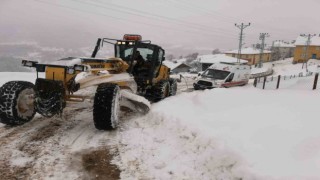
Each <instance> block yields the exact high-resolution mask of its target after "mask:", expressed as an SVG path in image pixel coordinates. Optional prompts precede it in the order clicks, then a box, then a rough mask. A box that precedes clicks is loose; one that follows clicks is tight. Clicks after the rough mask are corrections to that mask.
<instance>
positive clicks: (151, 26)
mask: <svg viewBox="0 0 320 180" xmlns="http://www.w3.org/2000/svg"><path fill="white" fill-rule="evenodd" d="M36 1H37V2H40V3H44V4H48V5H52V6H56V7H61V8H66V9H71V10H74V11H79V12H83V13H88V14H94V15H99V16H105V17H108V18H112V19H116V20H120V21H125V22H130V23H136V24H137V23H138V24H142V25H146V26H147V27H149V28H154V27H160V28H165V29H166V30H172V31H177V32H186V33H190V34H191V33H192V34H195V32H193V31H190V30H185V29H182V30H181V29H174V28H172V27H166V26H161V25H157V24H150V23H145V22H140V21H135V20H127V19H125V18H120V17H116V16H110V15H107V14H103V13H98V12H91V11H86V10H82V9H78V8H73V7H69V6H64V5H61V4H56V3H51V2H47V1H43V0H36ZM204 34H207V35H210V36H212V34H210V33H209V32H204Z"/></svg>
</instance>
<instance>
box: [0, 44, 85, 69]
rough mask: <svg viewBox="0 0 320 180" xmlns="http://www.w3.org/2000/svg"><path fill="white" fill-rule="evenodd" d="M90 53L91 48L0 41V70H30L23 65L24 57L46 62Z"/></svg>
mask: <svg viewBox="0 0 320 180" xmlns="http://www.w3.org/2000/svg"><path fill="white" fill-rule="evenodd" d="M90 55H91V49H90V48H80V49H63V48H55V47H42V46H40V45H39V44H37V43H34V42H19V43H0V72H21V71H22V72H25V71H30V68H25V67H22V66H21V60H22V59H27V60H34V61H38V62H42V63H46V62H50V61H54V60H58V59H61V58H64V57H83V56H90Z"/></svg>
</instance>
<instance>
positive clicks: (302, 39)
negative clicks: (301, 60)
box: [295, 36, 320, 46]
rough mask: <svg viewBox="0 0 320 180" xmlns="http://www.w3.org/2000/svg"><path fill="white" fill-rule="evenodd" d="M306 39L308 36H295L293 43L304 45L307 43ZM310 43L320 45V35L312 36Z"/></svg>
mask: <svg viewBox="0 0 320 180" xmlns="http://www.w3.org/2000/svg"><path fill="white" fill-rule="evenodd" d="M307 40H308V37H302V36H299V37H297V40H296V43H295V45H296V46H305V45H306V44H307ZM310 45H311V46H320V37H319V36H314V37H312V38H311V42H310Z"/></svg>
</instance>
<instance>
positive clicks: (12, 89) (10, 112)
mask: <svg viewBox="0 0 320 180" xmlns="http://www.w3.org/2000/svg"><path fill="white" fill-rule="evenodd" d="M26 89H34V85H33V84H32V83H30V82H26V81H10V82H7V83H5V84H4V85H3V86H2V87H1V88H0V94H1V96H0V122H1V123H3V124H6V125H11V126H15V125H21V124H24V123H26V122H28V121H30V120H31V119H32V118H33V117H34V115H35V113H36V111H35V109H34V110H33V111H32V112H31V114H30V115H29V116H27V117H21V116H19V113H18V109H17V99H18V97H19V94H20V93H21V92H22V91H23V90H26Z"/></svg>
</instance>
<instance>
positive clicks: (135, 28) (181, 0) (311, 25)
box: [0, 0, 320, 54]
mask: <svg viewBox="0 0 320 180" xmlns="http://www.w3.org/2000/svg"><path fill="white" fill-rule="evenodd" d="M319 8H320V0H304V1H301V0H0V39H1V40H0V43H6V42H21V41H31V42H38V43H40V44H41V45H44V46H50V47H63V48H78V47H86V46H93V45H94V44H95V41H96V39H97V38H98V37H110V38H116V39H118V38H122V36H123V34H125V33H135V34H141V35H142V36H143V39H149V40H152V42H153V43H156V44H160V45H162V46H163V48H164V49H168V51H169V53H170V51H173V50H174V49H176V50H177V49H183V48H185V49H187V50H189V51H193V52H196V51H198V50H199V51H201V50H202V51H204V50H207V51H208V52H210V51H212V50H213V49H215V48H220V49H225V50H230V49H235V48H237V47H238V38H239V37H238V36H239V32H240V30H239V29H238V28H237V27H235V25H234V24H235V23H238V24H241V23H242V22H243V23H245V24H248V23H249V22H250V23H251V26H249V27H247V28H246V29H245V31H244V32H245V39H244V41H245V43H246V44H245V46H251V45H252V44H253V43H257V42H259V33H262V32H265V33H269V34H270V37H269V38H267V43H271V42H272V41H273V40H285V41H291V40H294V39H296V38H297V36H298V35H299V34H301V33H312V34H314V33H316V34H319V33H320V31H319V29H320V18H319V13H318V12H319ZM167 54H168V52H167Z"/></svg>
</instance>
